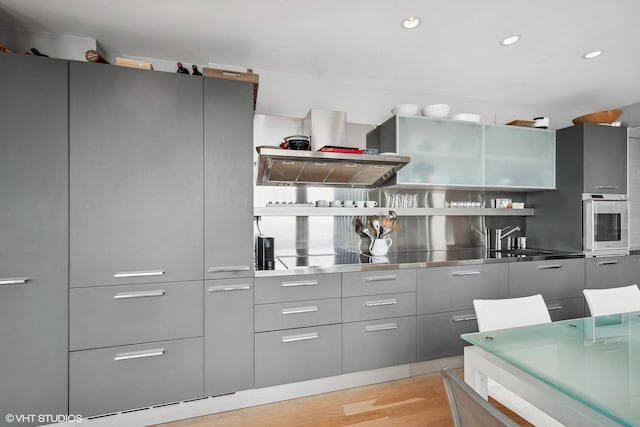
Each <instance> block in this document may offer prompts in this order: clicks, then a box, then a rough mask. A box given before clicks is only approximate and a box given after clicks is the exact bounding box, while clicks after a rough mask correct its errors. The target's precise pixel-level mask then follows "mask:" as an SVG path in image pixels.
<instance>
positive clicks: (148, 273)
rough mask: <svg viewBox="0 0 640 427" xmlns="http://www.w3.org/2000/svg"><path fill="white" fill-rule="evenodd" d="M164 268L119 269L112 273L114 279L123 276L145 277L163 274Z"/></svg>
mask: <svg viewBox="0 0 640 427" xmlns="http://www.w3.org/2000/svg"><path fill="white" fill-rule="evenodd" d="M163 275H164V270H147V271H120V272H118V273H116V274H114V275H113V277H115V278H116V279H121V278H124V277H147V276H163Z"/></svg>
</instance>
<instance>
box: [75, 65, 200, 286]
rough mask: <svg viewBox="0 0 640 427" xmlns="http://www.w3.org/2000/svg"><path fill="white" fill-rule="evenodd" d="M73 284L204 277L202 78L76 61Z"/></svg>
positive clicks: (94, 284) (147, 281) (168, 280)
mask: <svg viewBox="0 0 640 427" xmlns="http://www.w3.org/2000/svg"><path fill="white" fill-rule="evenodd" d="M69 84H70V100H69V102H70V106H69V108H70V112H71V116H70V164H71V165H70V166H71V172H70V174H71V176H70V191H71V194H70V197H71V200H70V206H71V219H70V224H71V235H70V236H71V242H70V243H71V251H70V253H71V260H70V263H71V264H70V265H71V273H70V274H71V277H70V282H71V286H72V287H75V286H98V285H111V284H132V283H156V282H171V281H180V280H197V279H202V277H203V275H202V247H203V225H202V223H203V200H202V198H203V196H202V192H203V167H202V156H203V154H202V150H203V139H202V133H203V131H202V119H203V117H202V78H200V77H194V76H186V75H176V74H171V73H159V72H149V71H144V70H135V69H131V68H123V67H109V66H105V65H102V64H91V63H81V62H72V63H71V64H70V77H69Z"/></svg>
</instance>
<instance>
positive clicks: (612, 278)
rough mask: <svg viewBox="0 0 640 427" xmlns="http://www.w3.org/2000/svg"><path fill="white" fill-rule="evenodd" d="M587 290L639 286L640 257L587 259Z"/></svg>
mask: <svg viewBox="0 0 640 427" xmlns="http://www.w3.org/2000/svg"><path fill="white" fill-rule="evenodd" d="M586 263H587V266H586V284H585V287H586V288H587V289H600V288H615V287H618V286H629V285H633V284H637V285H640V255H629V256H617V257H602V258H588V259H587V260H586Z"/></svg>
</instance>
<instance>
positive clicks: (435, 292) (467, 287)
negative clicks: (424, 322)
mask: <svg viewBox="0 0 640 427" xmlns="http://www.w3.org/2000/svg"><path fill="white" fill-rule="evenodd" d="M508 290H509V270H508V268H507V265H506V264H491V265H468V266H455V267H433V268H425V269H422V270H418V292H417V295H418V314H431V313H443V312H447V311H459V310H470V309H473V300H474V299H498V298H506V297H507V295H508Z"/></svg>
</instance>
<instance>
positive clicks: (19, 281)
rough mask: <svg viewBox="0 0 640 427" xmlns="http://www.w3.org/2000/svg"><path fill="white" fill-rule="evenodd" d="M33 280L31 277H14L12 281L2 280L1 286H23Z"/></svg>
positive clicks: (0, 281)
mask: <svg viewBox="0 0 640 427" xmlns="http://www.w3.org/2000/svg"><path fill="white" fill-rule="evenodd" d="M29 280H31V278H29V277H13V278H10V279H0V285H22V284H25V283H27V282H28V281H29Z"/></svg>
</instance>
